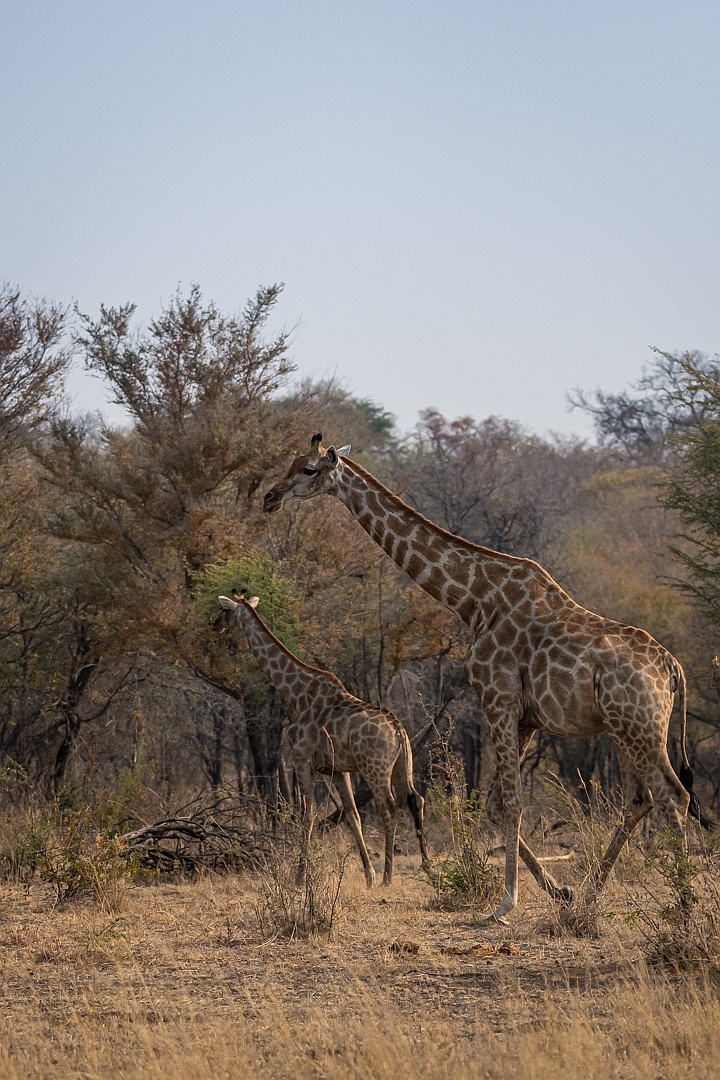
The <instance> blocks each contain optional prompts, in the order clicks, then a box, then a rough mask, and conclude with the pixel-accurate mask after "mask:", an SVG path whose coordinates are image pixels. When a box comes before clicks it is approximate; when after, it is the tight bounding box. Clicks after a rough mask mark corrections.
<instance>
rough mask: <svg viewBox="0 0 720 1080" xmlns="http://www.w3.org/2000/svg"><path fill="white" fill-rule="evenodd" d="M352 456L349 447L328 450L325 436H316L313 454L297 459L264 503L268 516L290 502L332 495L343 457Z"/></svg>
mask: <svg viewBox="0 0 720 1080" xmlns="http://www.w3.org/2000/svg"><path fill="white" fill-rule="evenodd" d="M349 453H350V447H349V446H342V447H341V448H340V449H339V450H336V449H335V447H334V446H328V447H327V449H325V447H324V446H323V444H322V434H318V435H313V437H312V439H311V440H310V452H309V453H308V454H300V455H299V457H296V458H295V460H294V461H293V463H292V465H291V466H290V468H289V469H288V471H287V474H286V475H285V476H284V477H283V479H282V480H278V482H277V484H275V485H274V487H271V488H270V490H269V491H268V493H267V495H266V496H265V500H264V502H263V510H264V511H265V513H266V514H274V513H275V511H276V510H279V509H280V508H281V506H283V505H284V503H286V502H287V501H288V499H312V498H314V497H315V495H322V494H323V492H327V491H329V490H330V487H331V482H332V474H333V473H334V471H335V469H336V468H337V464H338V462H339V460H340V457H341V455H342V454H349Z"/></svg>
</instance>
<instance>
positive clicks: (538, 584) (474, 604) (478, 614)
mask: <svg viewBox="0 0 720 1080" xmlns="http://www.w3.org/2000/svg"><path fill="white" fill-rule="evenodd" d="M344 449H345V450H349V447H348V448H344ZM323 493H324V494H328V495H332V496H335V497H336V498H338V499H339V500H340V501H341V502H342V503H343V504H344V505H345V506H346V507H347V508H348V510H349V511H350V513H351V514H352V515H353V516H354V517H355V518H356V519H357V521H358V522H359V524H360V525H361V526H362V527H363V529H365V531H366V532H367V533H368V535H369V536H371V537H372V539H373V540H374V541H375V542H376V543H377V544H379V546H380V547H381V548H382V549H383V551H385V552H386V553H387V554H388V555H389V556H390V557H391V558H392V559H394V560H395V562H396V563H397V564H398V565H399V566H400V567H402V569H403V570H404V571H405V572H406V573H407V574H409V576H410V577H411V578H413V580H414V581H416V582H417V583H418V585H420V586H421V587H422V588H423V589H425V591H426V592H428V593H429V594H430V595H431V596H432V597H434V599H436V600H438V601H439V602H440V603H442V604H444V605H445V607H447V608H449V609H450V610H451V611H454V612H456V614H457V615H458V616H459V617H460V618H461V619H462V621H463V622H464V623H465V624H466V625H467V626H468V627H469V628H470V631H471V633H472V635H473V645H472V647H471V650H470V655H469V656H468V658H467V661H466V665H465V671H466V674H467V677H468V680H469V681H470V683H471V685H472V686H473V688H474V689H475V691H476V693H477V694H478V696H479V698H480V701H481V702H482V707H483V712H484V714H485V716H486V718H487V721H488V724H489V727H490V731H491V735H492V739H493V744H494V746H495V751H496V756H497V770H496V774H495V778H494V780H493V783H492V786H491V789H490V793H489V795H488V803H487V811H488V815H489V817H490V820H491V821H493V823H495V824H497V825H502V824H503V823H504V825H505V828H506V868H505V894H504V896H503V899H502V902H501V904H500V906H499V908H498V909H497V911H496V912H494V913H493V916H494V917H495V918H501V917H502V916H503V915H504V914H505V913H507V912H508V911H510V910H511V909H512V908H513V907H514V906H515V904H516V903H517V864H518V854H519V855H521V856H522V858H523V860H524V861H525V863H526V864H527V866H528V867H529V869H530V870H531V872H532V873H533V875H534V876H535V878H536V880H537V881H538V883H539V884H540V885H541V887H542V888H544V889H545V890H546V891H547V892H549V893H550V894H551V895H553V896H556V897H558V898H560V899H563V900H569V899H571V893H570V890H563V889H560V888H559V886H558V885H557V883H556V882H555V881H554V880H553V879H552V877H551V876H550V875H549V874H548V873H547V871H546V870H545V869H544V868H543V867H542V865H541V863H540V861H539V860H538V859H537V858H536V857H535V855H533V853H532V851H531V850H530V849H529V848H528V847H527V845H526V844H525V843H524V841H523V840H522V839H521V837H520V819H521V815H522V800H521V782H520V762H521V761H522V757H523V754H524V753H525V751H526V749H527V747H528V745H529V743H530V740H531V739H532V737H533V734H534V732H535V731H536V730H542V731H547V732H549V733H551V734H553V735H559V736H566V737H569V738H578V737H589V736H592V735H596V734H597V733H598V732H601V731H607V732H609V734H610V735H611V737H612V739H613V740H614V742H615V745H616V747H617V751H618V756H619V760H620V767H621V772H622V776H623V784H624V789H625V802H626V807H627V809H626V811H625V817H624V821H623V823H622V825H621V826H618V829H617V830H616V833H615V835H614V836H613V838H612V841H611V843H610V847H609V848H608V852H607V853H606V856H605V858H604V859H603V860H602V862H601V864H600V868H599V870H598V872H597V874H596V877H595V880H594V881H593V882H592V883H591V885H590V889H589V892H590V894H591V895H594V892H595V891H596V890H597V889H598V888H600V887H602V885H604V883H605V881H606V880H607V877H608V875H609V873H610V870H611V869H612V865H613V863H614V862H615V860H616V859H617V856H618V854H619V852H620V850H621V849H622V846H623V844H624V843H625V841H626V839H627V837H628V836H629V834H630V832H631V831H632V829H633V828H634V827H635V826H636V825H637V823H638V822H639V821H640V820H641V819H642V817H644V816H645V814H647V813H648V812H649V811H650V810H651V809H652V807H653V805H654V804H658V805H659V806H660V807H661V808H662V809H663V810H664V811H665V812H666V813H667V814H668V815H669V816H670V818H671V820H674V821H675V822H676V823H680V822H682V821H683V820H684V818H685V815H686V813H687V809H688V802H689V797H688V793H687V791H686V790H685V788H684V787H683V785H682V784H681V783H680V781H679V779H678V777H677V776H676V774H675V772H674V770H673V768H672V766H671V764H670V760H669V758H668V753H667V735H668V727H669V723H670V716H671V713H672V709H673V702H674V695H675V692H676V691H677V690H678V689H679V690H680V694H681V707H682V739H681V748H682V754H683V763H684V766H685V767H687V766H688V761H687V755H686V752H685V675H684V672H683V669H682V667H681V665H680V664H679V663H678V661H677V660H676V659H675V658H674V657H673V656H672V655H671V654H670V653H669V652H668V651H667V650H666V649H664V648H663V647H662V646H661V645H660V644H658V642H657V641H655V640H654V639H653V638H652V637H651V636H650V634H648V633H646V632H645V631H644V630H640V629H637V628H635V627H632V626H625V625H623V624H621V623H617V622H614V621H612V620H610V619H605V618H602V617H601V616H599V615H595V614H594V613H593V612H591V611H587V610H586V609H585V608H583V607H581V606H580V605H579V604H577V603H576V602H575V601H574V600H573V599H572V598H571V597H570V596H568V594H567V593H566V592H565V591H564V590H563V589H562V588H561V587H560V586H559V585H558V584H557V583H556V582H555V581H554V580H553V579H552V578H551V577H550V575H549V574H548V573H547V572H546V571H545V570H543V568H542V567H541V566H539V565H538V564H537V563H535V562H533V561H532V560H530V559H520V558H515V557H512V556H509V555H504V554H501V553H500V552H497V551H492V550H491V549H489V548H484V547H480V546H478V545H476V544H472V543H470V542H469V541H466V540H463V539H462V538H461V537H457V536H454V535H453V534H452V533H449V532H447V531H445V530H444V529H441V528H439V527H438V526H437V525H434V524H433V523H432V522H430V521H428V520H427V519H426V518H424V517H423V516H422V515H421V514H419V513H418V512H417V511H415V510H413V509H412V508H411V507H409V506H407V505H406V504H405V503H404V502H403V501H402V500H401V499H399V498H398V497H397V496H396V495H394V494H393V493H392V492H391V491H389V490H388V489H387V488H386V487H384V486H383V485H382V484H381V483H380V482H379V481H378V480H377V479H376V478H375V477H374V476H372V475H371V474H370V473H369V472H367V471H366V470H365V469H363V468H362V467H361V466H360V465H358V464H357V463H355V462H351V461H350V460H349V459H348V458H347V457H346V456H343V455H342V452H337V451H336V450H335V449H334V448H333V447H328V448H327V450H326V449H324V448H323V446H322V442H321V436H316V437H315V438H314V439H313V442H312V444H311V449H310V453H309V454H304V455H300V456H298V457H297V458H296V459H295V461H294V462H293V464H292V465H291V467H290V470H289V471H288V473H287V475H286V476H285V477H284V479H282V480H280V481H279V482H278V483H277V484H276V485H275V486H274V487H273V488H272V489H271V490H270V491H269V492H268V493H267V495H266V496H265V504H264V509H265V510H266V511H267V512H268V513H272V512H274V511H276V510H278V509H279V508H280V507H281V506H282V505H283V503H284V502H285V501H286V500H287V499H288V498H297V499H308V498H312V497H314V496H316V495H319V494H323Z"/></svg>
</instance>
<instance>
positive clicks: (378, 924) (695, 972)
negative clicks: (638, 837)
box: [0, 829, 720, 1080]
mask: <svg viewBox="0 0 720 1080" xmlns="http://www.w3.org/2000/svg"><path fill="white" fill-rule="evenodd" d="M368 834H369V841H370V850H371V851H374V850H376V848H377V847H378V846H379V845H378V843H377V839H376V838H375V837H374V836H373V832H372V829H369V830H368ZM546 850H547V851H548V852H549V851H550V848H549V847H548V848H547V849H546ZM397 863H398V873H397V880H396V881H395V882H394V883H393V885H392V887H391V888H390V889H387V890H386V889H380V888H378V889H376V890H374V891H373V892H371V893H368V892H366V890H365V887H364V879H363V877H362V874H361V873H360V868H359V865H358V863H357V860H356V858H355V856H353V857H352V858H351V859H350V861H349V862H348V865H347V869H346V872H345V876H344V879H343V883H342V898H341V904H340V913H339V915H338V918H337V920H336V924H335V928H334V930H333V933H332V935H331V936H330V938H329V939H326V938H324V937H318V936H315V937H313V936H310V937H308V938H306V939H298V938H297V937H296V938H294V939H293V938H288V937H284V936H283V935H282V934H281V933H272V934H271V935H270V936H268V924H267V920H263V919H262V918H259V917H258V910H260V909H261V907H262V904H261V902H262V898H263V889H266V888H267V882H265V883H263V879H262V876H259V875H258V876H251V875H248V876H244V877H238V876H226V877H212V876H209V877H206V878H204V879H202V880H199V881H195V882H194V883H185V884H183V883H178V884H173V885H168V884H162V883H155V884H150V885H142V886H139V887H135V888H131V889H130V890H129V891H128V893H127V895H126V898H125V903H124V907H123V911H122V914H120V915H118V914H112V913H111V912H108V911H107V910H103V909H102V908H101V907H100V906H99V905H98V903H97V902H93V901H89V900H88V901H83V902H81V901H68V902H66V903H64V904H61V905H58V904H57V903H56V902H55V895H56V893H55V891H54V890H53V889H52V887H51V885H49V884H43V883H34V884H32V885H28V884H22V883H21V884H6V885H4V886H0V947H1V948H2V953H1V955H2V965H3V970H2V982H1V983H0V987H1V989H0V1005H1V1006H2V1008H1V1011H0V1080H4V1078H6V1077H7V1078H10V1077H12V1078H20V1077H22V1078H27V1077H48V1078H56V1077H57V1078H64V1077H83V1078H84V1080H95V1078H97V1080H100V1078H102V1080H114V1078H120V1077H123V1078H124V1080H132V1078H136V1077H138V1078H139V1077H143V1078H147V1077H150V1078H153V1077H158V1078H160V1077H163V1078H164V1077H168V1078H169V1077H173V1078H179V1080H184V1078H187V1080H190V1078H192V1080H204V1078H211V1077H212V1078H221V1077H222V1078H225V1077H228V1078H230V1077H232V1078H240V1080H242V1078H244V1077H259V1078H265V1077H267V1078H268V1080H269V1078H273V1080H278V1078H280V1080H282V1078H288V1080H290V1078H292V1080H303V1078H305V1077H307V1078H311V1077H312V1078H316V1080H319V1078H332V1080H334V1078H339V1080H342V1078H346V1077H347V1078H348V1080H349V1078H362V1080H365V1078H367V1080H371V1078H372V1080H384V1078H386V1077H387V1078H388V1080H390V1078H392V1080H398V1078H399V1077H405V1076H413V1077H417V1078H419V1080H440V1078H446V1077H447V1078H450V1077H452V1078H453V1080H464V1078H466V1077H467V1078H470V1077H473V1078H474V1077H478V1076H481V1077H488V1078H497V1080H500V1078H502V1080H511V1078H515V1077H518V1078H520V1077H522V1078H529V1080H533V1078H537V1080H549V1078H556V1077H558V1078H563V1077H568V1078H571V1077H572V1078H573V1080H574V1078H575V1077H577V1076H583V1077H584V1078H587V1080H593V1078H595V1077H597V1078H598V1080H599V1078H600V1077H602V1078H603V1080H606V1078H607V1077H613V1078H625V1077H627V1078H628V1080H631V1078H632V1080H645V1078H648V1080H650V1078H652V1080H655V1078H657V1077H662V1078H663V1080H674V1078H678V1080H679V1078H681V1077H688V1078H689V1077H691V1076H692V1077H693V1080H703V1078H705V1077H707V1078H710V1077H712V1078H715V1077H717V1075H718V1061H720V1000H719V999H718V994H717V991H716V989H715V987H714V984H713V981H712V978H711V972H710V970H709V969H708V967H707V966H706V965H705V966H704V965H703V964H701V963H698V964H696V965H695V966H690V967H689V968H686V969H684V970H683V971H682V973H681V974H680V975H679V974H677V973H676V972H674V971H672V970H670V969H652V968H648V967H646V965H645V963H644V959H643V957H644V955H645V953H646V951H647V950H646V948H645V946H646V942H645V940H644V938H643V934H642V932H641V929H640V928H638V926H637V924H636V923H635V924H633V920H632V919H626V918H625V917H624V914H623V913H624V912H631V911H632V910H635V909H636V908H637V906H638V904H640V903H641V900H642V897H643V896H645V895H646V894H645V892H644V890H645V887H646V886H645V884H643V882H642V881H638V882H637V884H636V885H635V886H633V885H632V871H633V867H634V866H635V865H636V863H637V855H636V854H634V853H632V852H631V853H630V854H629V855H628V856H627V858H626V860H625V862H624V864H623V865H622V866H621V867H620V873H619V877H618V881H617V883H616V884H615V885H614V886H613V889H612V890H611V892H610V893H609V895H608V897H607V901H606V903H605V906H604V908H603V911H602V912H601V913H600V916H599V923H600V927H601V931H600V937H599V938H597V939H581V938H577V937H575V936H573V935H571V934H560V936H557V937H548V936H547V934H546V933H544V932H541V931H540V930H539V929H538V927H539V926H540V927H542V926H543V925H547V922H548V915H549V913H550V908H549V905H548V903H547V901H546V900H545V898H544V897H543V896H541V895H540V894H539V893H538V892H537V890H536V889H535V886H534V884H533V883H532V881H531V879H530V878H529V876H528V875H527V874H523V877H522V896H523V903H522V905H521V907H520V909H519V910H518V912H517V913H516V914H514V916H513V919H512V923H511V926H510V927H494V928H493V927H486V926H485V925H483V924H482V922H481V920H480V918H479V916H480V915H481V914H482V912H480V911H479V910H478V909H477V906H473V905H472V904H468V906H467V907H466V908H465V909H463V910H460V909H455V910H453V911H438V910H437V909H436V907H435V906H434V903H433V890H432V889H431V887H430V886H429V884H427V882H425V881H424V880H423V878H422V876H421V875H420V874H419V872H418V871H419V860H418V859H416V858H415V857H414V856H411V857H399V858H398V860H397ZM557 873H558V876H563V875H564V877H565V878H566V879H570V878H571V877H572V876H573V874H575V873H576V871H575V870H574V868H573V867H572V865H571V864H562V865H561V867H560V869H559V870H558V871H557ZM651 884H652V888H653V889H655V890H656V891H657V890H658V889H659V888H662V887H663V885H662V882H661V881H659V880H658V879H657V875H655V877H654V878H653V880H652V883H651ZM633 888H634V890H635V891H634V892H633V894H632V896H631V895H630V890H631V889H633ZM633 905H634V907H633ZM613 911H614V912H615V914H614V915H613V917H608V912H613ZM505 943H507V947H503V945H504V944H505ZM482 945H484V946H487V947H480V946H482ZM393 946H395V947H394V948H393Z"/></svg>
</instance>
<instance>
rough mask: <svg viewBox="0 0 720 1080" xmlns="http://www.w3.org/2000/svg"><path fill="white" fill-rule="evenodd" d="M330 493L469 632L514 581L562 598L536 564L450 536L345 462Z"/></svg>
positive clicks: (341, 464)
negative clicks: (533, 581) (529, 582)
mask: <svg viewBox="0 0 720 1080" xmlns="http://www.w3.org/2000/svg"><path fill="white" fill-rule="evenodd" d="M329 494H332V495H335V496H336V497H337V498H338V499H339V500H340V501H341V502H342V503H344V505H345V506H346V507H347V508H348V510H349V511H350V513H351V514H352V515H353V516H354V517H355V518H356V519H357V521H358V522H359V523H360V525H362V527H363V529H365V531H366V532H367V533H368V535H369V536H371V537H372V539H373V540H374V541H375V542H376V543H377V544H379V545H380V547H381V548H382V549H383V551H385V552H386V553H387V554H388V555H389V556H390V557H391V558H392V559H394V560H395V562H396V563H397V564H398V566H400V567H401V568H402V569H403V570H404V571H405V573H406V574H409V576H410V577H411V578H413V580H414V581H416V582H417V583H418V585H420V586H421V587H422V588H423V589H424V590H425V592H427V593H429V594H430V596H432V597H433V598H434V599H435V600H439V601H440V603H442V604H444V605H445V607H448V608H450V609H451V610H452V611H455V612H456V613H457V614H458V615H459V616H460V618H461V619H462V620H463V622H465V623H467V625H468V626H470V628H471V629H472V630H476V629H478V626H479V624H480V622H481V621H482V620H483V619H484V618H487V617H488V616H489V609H488V611H485V610H484V609H485V607H488V605H489V606H490V607H492V605H493V603H494V602H495V598H498V597H499V596H500V595H501V593H502V592H503V587H504V585H506V584H509V583H510V582H511V581H513V580H514V581H515V582H516V583H518V585H519V583H520V581H525V582H527V580H528V578H529V577H533V578H536V579H537V583H538V584H539V585H540V586H541V588H542V589H544V590H545V589H547V590H548V591H553V590H554V591H555V592H557V593H558V594H562V595H563V596H564V595H565V594H564V593H562V590H561V589H560V587H559V586H558V585H556V583H555V582H554V581H553V580H552V578H551V577H550V575H549V574H547V573H546V572H545V571H544V570H542V569H541V567H539V566H538V565H537V564H536V563H533V562H532V561H531V560H529V559H518V558H515V557H513V556H511V555H503V554H502V553H501V552H499V551H493V550H492V549H491V548H484V547H480V546H479V545H477V544H472V543H470V541H468V540H463V539H462V538H461V537H459V536H453V534H452V533H449V532H446V530H445V529H441V528H440V527H439V526H437V525H435V524H433V522H431V521H428V519H427V518H425V517H423V515H422V514H420V513H418V512H417V510H413V509H412V507H410V506H408V505H407V504H406V503H404V502H403V501H402V499H400V498H398V496H397V495H393V493H392V492H391V491H390V490H389V489H388V488H386V487H384V486H383V485H382V484H381V483H380V481H379V480H376V479H375V477H374V476H372V474H371V473H369V472H367V471H366V470H365V469H363V468H362V466H360V465H358V464H357V463H356V462H350V461H348V459H347V458H342V459H341V460H340V462H339V464H338V465H337V467H336V469H335V474H334V480H333V487H332V488H331V489H330V492H329ZM535 595H536V596H537V589H536V592H535Z"/></svg>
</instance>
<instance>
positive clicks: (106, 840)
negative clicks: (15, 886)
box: [36, 810, 139, 910]
mask: <svg viewBox="0 0 720 1080" xmlns="http://www.w3.org/2000/svg"><path fill="white" fill-rule="evenodd" d="M36 861H37V868H38V870H39V872H40V877H41V878H42V880H43V881H46V882H47V883H48V884H50V885H51V886H52V887H53V889H54V890H55V895H56V899H57V900H58V901H64V900H76V899H81V898H90V899H93V900H95V901H96V902H98V903H99V904H101V905H102V906H103V907H106V908H108V910H116V909H117V907H118V905H119V902H120V899H121V896H122V889H123V885H124V883H125V882H127V881H129V880H130V879H132V877H134V875H135V874H136V873H137V871H138V869H139V866H138V863H137V860H136V857H135V856H133V855H129V854H128V853H127V852H125V851H124V849H123V845H122V843H121V841H120V839H119V837H117V836H114V835H112V834H111V833H109V832H108V831H106V830H102V829H98V828H97V827H96V825H95V821H94V818H93V814H92V812H91V811H90V810H80V811H74V812H70V813H64V814H62V815H61V816H60V819H59V821H58V822H57V825H56V828H55V830H53V832H52V833H50V834H49V835H48V836H47V842H46V844H45V846H44V847H43V849H42V850H41V851H39V852H38V854H37V860H36Z"/></svg>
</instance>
